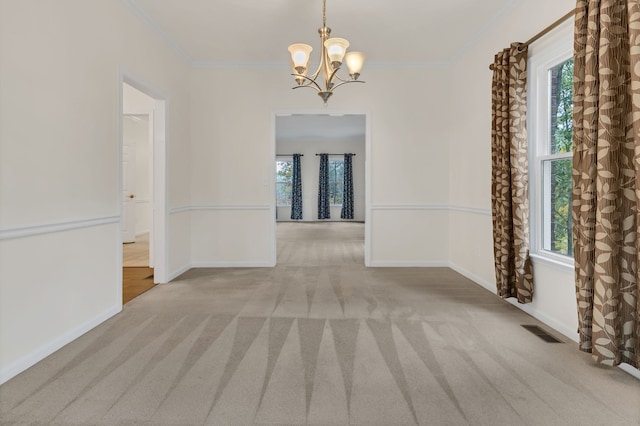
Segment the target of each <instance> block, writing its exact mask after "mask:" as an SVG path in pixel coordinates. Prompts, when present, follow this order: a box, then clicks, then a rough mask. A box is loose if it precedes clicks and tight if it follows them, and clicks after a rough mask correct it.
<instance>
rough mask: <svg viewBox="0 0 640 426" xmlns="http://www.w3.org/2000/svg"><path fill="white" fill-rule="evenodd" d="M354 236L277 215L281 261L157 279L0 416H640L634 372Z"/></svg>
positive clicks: (48, 365) (329, 419) (101, 419)
mask: <svg viewBox="0 0 640 426" xmlns="http://www.w3.org/2000/svg"><path fill="white" fill-rule="evenodd" d="M362 241H363V225H362V224H353V223H349V224H340V223H335V224H334V223H327V224H325V223H323V224H289V223H283V224H279V226H278V266H277V267H276V268H264V269H248V268H247V269H199V270H192V271H189V272H187V273H186V274H184V275H182V276H181V277H179V279H177V280H175V281H174V282H173V283H171V284H169V285H162V286H156V287H154V288H153V289H151V290H150V291H148V292H146V293H144V294H143V295H142V296H140V297H138V298H136V299H135V300H133V301H131V302H130V303H129V304H127V305H126V306H125V307H124V311H123V312H122V313H121V314H120V315H118V316H116V317H114V318H112V319H110V320H109V321H107V322H106V323H104V324H102V325H101V326H99V327H98V328H96V329H94V330H93V331H91V332H89V333H87V334H86V335H84V336H82V337H81V338H79V339H77V340H76V341H75V342H73V343H71V344H69V345H67V346H66V347H64V348H63V349H61V350H60V351H58V352H57V353H55V354H54V355H52V356H50V357H49V358H47V359H45V360H43V361H42V362H40V363H39V364H37V365H36V366H34V367H33V368H31V369H29V370H28V371H26V372H24V373H23V374H21V375H19V376H18V377H16V378H14V379H13V380H11V381H9V382H7V383H6V384H5V385H3V386H2V387H0V418H1V419H2V422H1V424H3V425H13V424H17V425H18V424H19V425H22V424H25V425H26V424H60V425H204V424H207V425H254V424H259V425H304V424H309V425H415V424H420V425H466V424H471V425H491V426H495V425H509V426H511V425H545V426H546V425H610V426H611V425H631V424H638V423H639V420H640V382H639V381H638V380H636V379H635V378H633V377H631V376H630V375H628V374H626V373H624V372H622V371H620V370H619V369H616V368H613V369H609V368H602V367H598V366H596V365H594V364H593V363H592V362H591V360H590V357H589V356H587V355H585V354H582V353H580V352H578V350H577V349H576V345H575V344H574V343H567V342H566V340H565V339H562V338H561V340H562V341H563V342H564V343H547V342H545V341H543V340H542V339H540V338H539V337H537V336H536V335H534V334H532V333H530V332H529V331H527V330H525V329H524V328H523V327H521V324H533V325H541V324H540V323H539V322H537V321H535V320H534V319H532V318H530V317H529V316H527V315H526V314H524V313H523V312H522V311H520V310H518V309H517V308H515V307H513V306H511V305H510V304H509V303H507V302H505V301H503V300H501V299H499V298H497V297H496V296H494V295H493V294H491V293H489V292H487V291H485V290H484V289H482V288H481V287H479V286H477V285H475V284H473V283H472V282H470V281H469V280H467V279H465V278H463V277H462V276H460V275H459V274H457V273H455V272H453V271H451V270H450V269H447V268H402V269H396V268H365V267H364V266H363V244H362ZM541 326H542V328H543V329H547V328H546V327H545V326H543V325H541ZM547 330H548V329H547ZM552 334H555V333H552ZM555 335H556V336H557V337H560V336H558V335H557V334H555Z"/></svg>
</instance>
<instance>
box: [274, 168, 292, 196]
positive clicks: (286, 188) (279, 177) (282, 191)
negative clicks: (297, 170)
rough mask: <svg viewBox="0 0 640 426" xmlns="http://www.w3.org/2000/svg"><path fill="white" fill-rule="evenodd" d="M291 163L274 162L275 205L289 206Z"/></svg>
mask: <svg viewBox="0 0 640 426" xmlns="http://www.w3.org/2000/svg"><path fill="white" fill-rule="evenodd" d="M292 175H293V161H276V204H277V205H279V206H290V205H291V187H292V180H291V177H292Z"/></svg>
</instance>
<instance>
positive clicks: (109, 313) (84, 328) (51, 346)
mask: <svg viewBox="0 0 640 426" xmlns="http://www.w3.org/2000/svg"><path fill="white" fill-rule="evenodd" d="M120 311H122V305H121V304H118V305H116V306H112V307H111V308H109V309H107V310H106V311H104V312H103V313H101V314H99V315H97V316H96V317H94V318H92V319H90V320H89V321H86V322H85V323H84V324H81V325H79V326H78V327H75V328H73V329H71V330H69V331H67V332H66V333H63V334H62V335H61V336H59V337H57V338H55V339H53V340H52V341H50V342H49V343H46V344H44V345H42V346H40V347H39V348H37V349H36V350H34V351H32V352H31V353H29V354H27V355H25V356H22V357H20V358H19V359H17V360H16V361H14V362H12V363H10V364H9V365H7V366H5V367H4V368H3V369H2V370H1V371H0V385H1V384H3V383H4V382H6V381H7V380H9V379H11V378H13V377H15V376H17V375H18V374H20V373H21V372H23V371H25V370H26V369H27V368H29V367H32V366H33V365H35V364H36V363H38V362H40V361H42V360H43V359H44V358H46V357H48V356H49V355H51V354H52V353H54V352H55V351H57V350H58V349H60V348H62V347H63V346H65V345H67V344H69V343H71V342H72V341H74V340H75V339H77V338H78V337H80V336H82V335H83V334H85V333H87V332H88V331H90V330H91V329H93V328H95V327H97V326H98V325H100V324H102V323H103V322H104V321H106V320H108V319H109V318H111V317H113V316H114V315H117V314H118V313H119V312H120Z"/></svg>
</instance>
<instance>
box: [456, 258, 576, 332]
mask: <svg viewBox="0 0 640 426" xmlns="http://www.w3.org/2000/svg"><path fill="white" fill-rule="evenodd" d="M449 267H450V268H451V269H453V270H454V271H456V272H457V273H459V274H460V275H463V276H464V277H466V278H468V279H470V280H471V281H473V282H475V283H476V284H478V285H480V286H481V287H483V288H485V289H487V290H489V291H490V292H491V293H493V294H496V288H495V284H493V283H490V282H488V281H487V280H483V279H482V278H480V277H478V276H477V275H475V274H473V273H471V272H469V271H467V270H466V269H464V268H461V267H460V266H458V265H456V264H454V263H450V264H449ZM505 300H506V301H507V302H509V303H511V304H512V305H513V306H515V307H516V308H518V309H520V310H522V311H524V312H526V313H527V314H529V315H531V316H532V317H534V318H535V319H537V320H539V321H541V322H543V323H544V324H546V325H548V326H549V327H551V328H552V329H554V330H555V331H557V332H558V333H561V334H562V335H564V336H566V337H568V338H569V339H571V340H573V341H574V342H577V341H578V340H579V336H578V333H577V331H576V330H574V329H572V328H570V327H567V326H566V325H565V324H562V323H561V322H559V321H557V320H555V319H554V318H552V317H550V316H548V315H546V314H544V313H542V312H540V311H538V310H536V309H533V308H532V307H531V306H530V305H523V304H522V303H518V302H517V301H516V300H514V299H512V298H510V299H505Z"/></svg>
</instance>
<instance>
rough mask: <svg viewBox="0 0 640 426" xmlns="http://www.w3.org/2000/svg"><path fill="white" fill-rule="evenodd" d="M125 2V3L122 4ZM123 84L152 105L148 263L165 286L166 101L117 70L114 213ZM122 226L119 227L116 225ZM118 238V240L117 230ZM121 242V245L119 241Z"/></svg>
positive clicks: (134, 77) (132, 76) (126, 72)
mask: <svg viewBox="0 0 640 426" xmlns="http://www.w3.org/2000/svg"><path fill="white" fill-rule="evenodd" d="M123 1H126V0H123ZM124 83H126V84H128V85H130V86H132V87H134V88H135V89H137V90H139V91H141V92H142V93H144V94H145V95H147V96H149V97H150V98H152V99H153V100H154V101H155V104H154V108H153V114H151V115H150V117H149V118H150V119H151V118H152V117H153V124H152V125H153V132H152V134H153V146H152V152H153V156H152V161H153V166H152V168H151V169H152V170H153V179H152V181H151V184H150V187H151V191H152V194H151V200H152V201H151V204H152V210H153V218H152V227H153V228H152V230H151V231H152V232H151V236H150V241H149V243H150V250H149V256H150V257H149V259H150V262H152V263H153V267H154V278H153V279H154V282H155V283H164V282H168V268H169V241H168V238H169V220H168V219H169V212H168V206H167V200H168V192H169V188H168V185H167V182H168V167H167V164H168V160H169V159H168V149H167V142H168V135H169V133H170V132H169V97H168V96H166V95H164V94H163V93H162V92H161V91H159V90H157V89H156V88H154V87H153V86H152V85H150V84H149V83H147V82H146V81H145V80H144V79H142V78H140V77H138V76H137V75H136V74H134V73H132V72H130V71H129V70H127V69H126V68H124V67H123V66H119V67H118V84H119V91H118V96H119V99H118V138H119V141H118V142H119V144H118V149H119V155H118V161H119V163H118V170H119V175H118V180H119V183H118V193H117V194H116V196H117V199H116V202H117V204H116V205H117V206H118V212H119V213H120V214H121V210H122V201H121V197H122V117H123V84H124ZM120 226H122V224H121V225H120ZM119 235H120V236H122V230H121V229H120V231H119ZM120 242H121V241H120ZM118 247H119V248H118V250H122V244H120V243H119V244H118ZM117 267H118V268H119V269H121V268H122V256H121V255H120V256H119V257H118V263H117Z"/></svg>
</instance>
